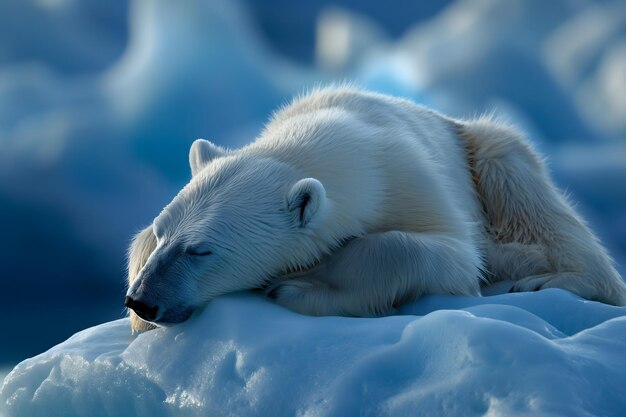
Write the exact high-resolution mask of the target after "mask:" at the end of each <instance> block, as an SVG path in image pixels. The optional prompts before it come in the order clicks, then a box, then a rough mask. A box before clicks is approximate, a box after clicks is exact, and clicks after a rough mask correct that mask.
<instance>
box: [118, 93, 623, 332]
mask: <svg viewBox="0 0 626 417" xmlns="http://www.w3.org/2000/svg"><path fill="white" fill-rule="evenodd" d="M189 159H190V165H191V171H192V179H191V181H190V182H189V183H188V184H187V185H186V186H185V187H184V188H183V189H182V190H181V191H180V192H179V194H178V195H177V196H176V197H175V198H174V199H173V201H172V202H171V203H170V204H169V205H167V206H166V207H165V208H164V209H163V211H162V212H161V213H160V214H159V216H158V217H157V218H156V219H155V220H154V222H153V223H152V224H151V225H150V226H149V227H147V228H146V229H145V230H143V231H142V232H140V233H139V234H138V235H137V237H136V238H135V240H134V241H133V243H132V245H131V248H130V252H129V288H128V292H127V296H126V301H125V304H126V306H127V307H128V308H129V309H131V310H133V311H134V313H135V314H136V315H137V316H139V318H138V317H137V316H135V315H132V326H133V328H134V329H135V330H144V329H148V328H150V327H152V324H150V323H153V324H156V325H164V326H167V325H169V324H174V323H178V322H181V321H184V320H186V319H187V318H188V317H189V316H190V314H191V313H192V312H193V311H194V309H196V308H197V307H199V306H202V305H204V304H206V303H207V302H209V301H210V300H211V299H213V298H215V297H217V296H219V295H221V294H224V293H228V292H233V291H239V290H245V289H253V288H264V289H265V291H266V294H267V295H268V296H269V297H271V298H273V299H275V300H276V302H277V303H279V304H281V305H283V306H286V307H288V308H290V309H292V310H294V311H296V312H300V313H304V314H309V315H349V316H379V315H384V314H389V313H390V312H392V311H393V310H394V308H395V307H396V306H397V305H399V304H401V303H404V302H407V301H410V300H414V299H416V298H418V297H420V296H421V295H422V294H458V295H479V294H480V290H481V285H482V284H485V283H490V282H495V281H499V280H511V281H514V286H513V290H514V291H534V290H539V289H542V288H552V287H556V288H562V289H565V290H569V291H571V292H573V293H576V294H578V295H580V296H582V297H585V298H587V299H591V300H598V301H602V302H605V303H610V304H615V305H624V304H625V303H626V286H625V284H624V282H623V281H622V279H621V277H620V276H619V274H618V273H617V271H616V270H615V268H614V267H613V265H612V260H611V259H610V257H609V256H608V254H607V252H606V251H605V249H604V248H603V247H602V246H601V244H600V243H599V242H598V239H597V238H596V237H595V236H594V235H593V233H592V232H591V231H590V230H589V229H588V227H587V226H586V225H585V223H584V221H583V220H582V219H581V218H580V216H579V215H578V214H577V213H576V212H575V211H574V209H573V208H572V207H571V205H570V204H569V203H568V202H567V200H566V198H565V197H564V196H563V195H562V194H561V192H560V191H559V190H558V189H557V188H556V187H555V185H554V184H553V182H552V181H551V179H550V178H549V176H548V174H547V172H546V169H545V167H544V164H543V162H542V159H541V158H540V157H539V156H538V155H537V153H536V152H535V151H534V150H533V149H532V147H531V145H530V144H529V143H528V142H527V141H526V140H525V139H524V138H523V136H522V135H521V134H520V132H519V131H518V130H516V129H515V128H513V127H510V126H507V125H505V124H502V123H499V122H497V121H494V120H491V119H489V118H480V119H477V120H469V121H462V120H455V119H451V118H448V117H446V116H443V115H441V114H439V113H437V112H435V111H432V110H429V109H427V108H424V107H421V106H419V105H417V104H415V103H413V102H410V101H408V100H404V99H400V98H394V97H389V96H385V95H380V94H375V93H370V92H364V91H359V90H357V89H353V88H350V87H340V88H326V89H320V90H317V91H314V92H312V93H310V94H308V95H306V96H303V97H300V98H297V99H296V100H295V101H294V102H293V103H292V104H291V105H289V106H287V107H286V108H284V109H282V110H281V111H279V112H277V113H276V114H275V115H274V116H273V118H272V120H271V121H270V123H269V124H268V125H267V126H266V127H265V129H264V131H263V132H262V133H261V135H260V137H259V138H258V139H257V140H256V141H255V142H253V143H251V144H249V145H247V146H245V147H243V148H241V149H238V150H230V151H227V150H225V149H223V148H220V147H218V146H216V145H214V144H212V143H210V142H208V141H205V140H201V139H199V140H197V141H196V142H194V143H193V145H192V146H191V150H190V153H189Z"/></svg>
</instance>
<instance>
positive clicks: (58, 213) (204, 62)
mask: <svg viewBox="0 0 626 417" xmlns="http://www.w3.org/2000/svg"><path fill="white" fill-rule="evenodd" d="M413 3H417V2H413V1H401V2H398V3H396V4H394V7H390V6H389V5H388V4H387V3H385V2H378V1H370V2H362V1H356V0H350V1H348V0H346V1H337V2H333V3H331V2H329V1H316V2H306V4H304V2H289V1H287V0H272V1H261V0H258V1H252V0H248V1H243V2H237V1H226V0H212V1H192V0H183V1H179V2H159V1H156V0H151V1H149V0H143V1H135V2H131V3H130V4H129V3H126V2H124V1H109V2H101V1H97V0H87V1H75V0H37V1H35V0H21V1H20V0H0V277H1V280H2V281H1V285H2V290H1V291H0V317H1V319H0V320H2V321H1V322H0V323H1V325H2V328H3V334H4V337H3V340H4V341H3V343H0V364H3V365H10V364H14V363H15V362H17V361H19V360H21V359H23V358H26V357H29V356H32V355H34V354H36V353H39V352H40V351H42V350H44V349H46V348H48V347H50V346H52V345H53V344H55V343H58V342H60V341H62V340H64V339H65V338H67V337H68V336H70V335H71V334H73V333H74V332H75V331H77V330H80V329H82V328H85V327H87V326H90V325H93V324H96V323H100V322H104V321H108V320H112V319H116V318H119V317H121V316H122V314H123V310H122V305H121V303H122V301H121V300H122V298H123V293H124V276H125V271H124V269H125V250H126V247H127V245H128V242H129V240H130V238H131V236H132V235H133V233H134V232H135V231H137V230H139V229H140V228H141V227H142V226H144V225H146V224H148V223H149V222H150V221H151V220H152V218H154V217H155V216H156V215H157V214H158V212H159V211H160V209H161V208H162V207H163V206H164V205H165V204H166V203H167V202H168V201H169V200H170V199H171V198H172V197H173V196H174V195H175V193H176V191H177V190H178V189H179V188H180V187H181V186H182V185H183V184H184V183H185V182H186V181H187V180H188V177H189V172H188V167H187V150H188V147H189V145H190V144H191V142H192V141H193V140H194V139H195V138H198V137H204V138H207V139H211V140H213V141H215V142H216V143H219V144H221V145H226V146H231V147H236V146H240V145H241V144H244V143H246V142H249V141H251V140H253V139H254V137H255V134H256V133H257V132H258V131H259V129H260V128H261V126H262V124H263V123H264V121H265V120H266V119H267V117H268V115H269V114H270V113H271V112H272V110H274V109H276V107H277V106H280V105H282V104H284V103H286V102H287V101H288V100H289V98H290V97H291V96H292V95H293V94H296V93H299V92H302V91H304V90H306V88H308V87H311V86H314V85H316V84H318V83H328V82H331V81H341V80H355V81H357V82H358V83H360V84H361V85H363V86H365V87H368V88H371V89H375V90H377V91H381V92H387V93H392V94H400V95H404V96H407V97H410V98H413V99H415V100H416V101H419V102H422V103H425V104H428V105H430V106H433V107H435V108H438V109H440V110H442V111H444V112H446V113H448V114H452V115H454V116H459V117H461V116H473V115H475V114H480V113H483V112H489V111H494V112H495V113H496V114H498V115H502V116H505V117H507V118H509V119H510V120H511V121H513V122H515V123H517V124H519V125H520V126H522V127H523V128H524V129H526V130H527V131H528V132H529V134H530V136H531V137H532V138H533V140H534V141H535V143H536V144H537V146H538V148H540V149H541V150H542V151H543V152H544V153H546V154H547V155H549V161H550V167H551V169H552V171H553V174H554V177H555V179H556V180H557V182H558V183H559V185H560V186H561V187H563V188H564V189H566V190H567V191H568V192H569V194H570V195H571V197H572V199H573V200H574V201H576V202H577V203H578V208H579V210H580V211H581V212H582V213H583V214H584V216H585V217H586V218H587V220H588V221H589V223H590V224H591V226H592V228H593V229H594V230H595V231H596V232H597V234H598V235H599V236H600V238H601V239H602V240H603V241H604V243H605V244H606V246H608V247H609V249H610V251H611V253H612V255H613V256H614V257H615V258H616V260H617V261H618V263H619V265H620V266H619V269H620V271H621V272H622V273H624V272H625V269H624V267H623V266H624V265H626V262H625V260H626V210H625V209H626V144H625V142H624V139H625V138H626V111H624V113H620V112H621V111H622V110H624V109H626V105H625V103H626V101H624V100H625V99H624V98H623V97H626V69H625V70H624V71H623V72H621V73H620V72H619V71H616V70H615V68H616V67H617V68H626V7H625V6H624V3H623V2H611V1H602V2H592V1H566V0H558V1H554V2H549V3H546V2H543V1H539V0H524V1H521V0H520V1H511V2H497V1H480V0H457V1H455V2H443V3H441V2H419V3H420V5H419V6H416V5H414V4H413ZM448 3H449V4H448ZM499 3H501V4H499ZM332 5H339V6H341V7H343V9H342V8H339V9H338V8H330V9H329V6H332ZM445 6H447V7H450V8H448V9H446V7H445ZM316 25H318V26H317V27H318V30H319V31H323V30H327V31H331V30H332V29H333V27H335V28H337V27H338V28H339V29H342V28H343V29H342V30H344V32H345V31H348V32H349V33H350V34H352V36H353V39H352V41H351V42H350V44H349V45H348V49H347V50H346V51H344V55H343V58H345V59H338V60H337V59H335V60H334V61H333V60H332V59H330V58H328V57H326V58H324V57H325V55H324V52H323V51H322V52H319V51H318V52H317V54H318V55H317V58H315V56H316V55H315V48H316V44H317V46H318V47H319V42H316V37H315V33H316V32H315V30H316ZM333 25H334V26H333ZM327 47H328V45H327ZM331 52H332V51H331ZM332 57H333V55H332V54H331V58H332ZM335 58H336V57H335ZM340 58H341V57H340ZM329 59H330V60H329Z"/></svg>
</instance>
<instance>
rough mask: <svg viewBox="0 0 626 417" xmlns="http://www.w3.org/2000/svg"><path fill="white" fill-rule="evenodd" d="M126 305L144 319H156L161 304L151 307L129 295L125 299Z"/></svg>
mask: <svg viewBox="0 0 626 417" xmlns="http://www.w3.org/2000/svg"><path fill="white" fill-rule="evenodd" d="M124 305H125V306H126V307H128V308H130V309H131V310H133V311H134V312H135V314H137V315H138V316H139V317H140V318H141V319H142V320H145V321H154V320H155V319H156V318H157V313H158V311H159V306H154V307H150V306H149V305H147V304H146V303H144V302H142V301H139V300H135V299H133V298H131V297H129V296H126V298H125V299H124Z"/></svg>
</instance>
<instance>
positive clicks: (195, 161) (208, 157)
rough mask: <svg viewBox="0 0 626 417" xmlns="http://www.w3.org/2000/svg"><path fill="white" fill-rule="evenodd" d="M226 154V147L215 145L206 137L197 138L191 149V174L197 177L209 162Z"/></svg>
mask: <svg viewBox="0 0 626 417" xmlns="http://www.w3.org/2000/svg"><path fill="white" fill-rule="evenodd" d="M224 155H226V150H224V148H222V147H220V146H217V145H214V144H212V143H211V142H209V141H208V140H205V139H196V140H195V141H194V142H193V143H192V144H191V148H190V149H189V166H191V176H192V177H195V176H196V174H197V173H198V172H200V170H202V168H204V167H205V166H206V165H207V164H208V163H209V162H211V161H212V160H214V159H215V158H218V157H220V156H224Z"/></svg>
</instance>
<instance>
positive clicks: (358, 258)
mask: <svg viewBox="0 0 626 417" xmlns="http://www.w3.org/2000/svg"><path fill="white" fill-rule="evenodd" d="M481 269H482V260H481V257H480V255H479V254H478V251H477V250H476V249H475V248H474V247H473V246H472V245H470V244H468V243H465V242H462V241H461V240H459V239H456V238H453V237H450V236H449V235H445V234H437V233H409V232H400V231H390V232H384V233H376V234H370V235H366V236H363V237H359V238H355V239H352V240H351V241H349V242H348V243H346V244H345V245H344V246H343V247H341V248H340V249H339V250H338V251H337V252H335V253H333V254H332V255H330V256H329V257H328V258H327V259H325V260H324V262H322V264H321V265H319V266H317V267H315V268H313V269H311V270H307V271H302V272H299V273H296V274H290V275H289V276H287V277H286V278H284V279H279V280H277V281H276V282H275V283H274V284H273V285H271V286H270V287H269V289H268V291H267V294H268V296H270V297H271V298H274V299H276V301H277V302H278V303H279V304H281V305H283V306H285V307H287V308H290V309H292V310H294V311H297V312H300V313H303V314H310V315H321V316H323V315H347V316H361V317H367V316H380V315H385V314H389V313H390V312H393V311H394V308H395V307H396V306H397V305H398V304H400V303H402V302H407V301H410V300H413V299H416V298H418V297H419V296H421V295H422V294H457V295H479V294H480V285H479V284H480V279H481Z"/></svg>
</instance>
